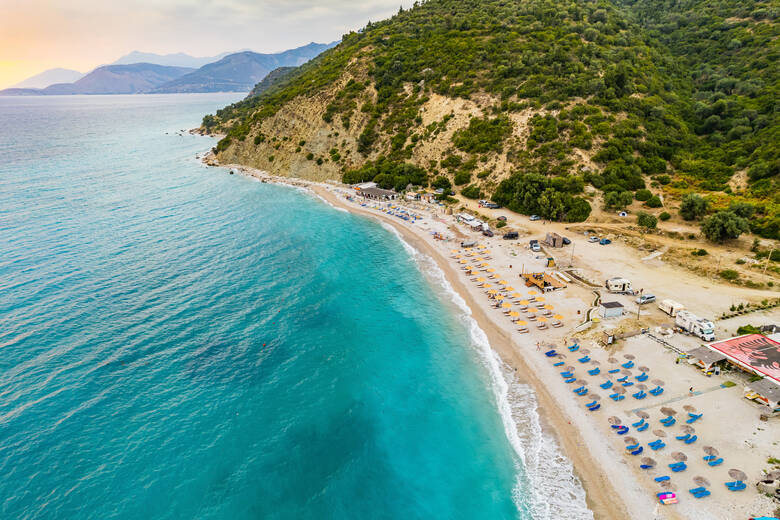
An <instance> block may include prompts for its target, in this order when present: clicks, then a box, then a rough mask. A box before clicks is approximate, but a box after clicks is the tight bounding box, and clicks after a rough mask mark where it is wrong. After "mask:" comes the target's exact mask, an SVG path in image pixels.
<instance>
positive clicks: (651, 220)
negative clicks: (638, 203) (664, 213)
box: [636, 211, 658, 229]
mask: <svg viewBox="0 0 780 520" xmlns="http://www.w3.org/2000/svg"><path fill="white" fill-rule="evenodd" d="M636 222H637V224H639V225H640V226H642V227H643V228H647V229H655V227H656V226H657V225H658V219H657V218H656V217H655V215H651V214H650V213H647V212H645V211H640V212H639V213H638V214H637V216H636Z"/></svg>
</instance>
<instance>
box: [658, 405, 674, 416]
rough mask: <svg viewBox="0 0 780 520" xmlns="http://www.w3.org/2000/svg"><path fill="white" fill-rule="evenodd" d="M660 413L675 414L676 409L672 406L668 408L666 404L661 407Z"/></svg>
mask: <svg viewBox="0 0 780 520" xmlns="http://www.w3.org/2000/svg"><path fill="white" fill-rule="evenodd" d="M661 413H662V414H664V415H677V410H675V409H674V408H669V407H668V406H664V407H663V408H661Z"/></svg>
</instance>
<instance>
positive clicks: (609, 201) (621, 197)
mask: <svg viewBox="0 0 780 520" xmlns="http://www.w3.org/2000/svg"><path fill="white" fill-rule="evenodd" d="M633 201H634V196H633V195H632V194H631V192H630V191H610V192H609V193H607V194H606V195H604V207H605V208H607V209H624V208H625V207H626V206H628V205H629V204H631V203H632V202H633Z"/></svg>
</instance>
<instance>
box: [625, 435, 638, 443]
mask: <svg viewBox="0 0 780 520" xmlns="http://www.w3.org/2000/svg"><path fill="white" fill-rule="evenodd" d="M623 442H625V443H626V444H636V443H638V442H639V441H638V440H636V438H635V437H624V438H623Z"/></svg>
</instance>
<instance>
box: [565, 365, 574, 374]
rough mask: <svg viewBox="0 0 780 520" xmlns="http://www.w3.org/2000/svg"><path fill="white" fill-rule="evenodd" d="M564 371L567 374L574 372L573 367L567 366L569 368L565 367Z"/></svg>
mask: <svg viewBox="0 0 780 520" xmlns="http://www.w3.org/2000/svg"><path fill="white" fill-rule="evenodd" d="M566 371H567V372H574V367H573V366H571V365H569V366H567V367H566Z"/></svg>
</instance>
